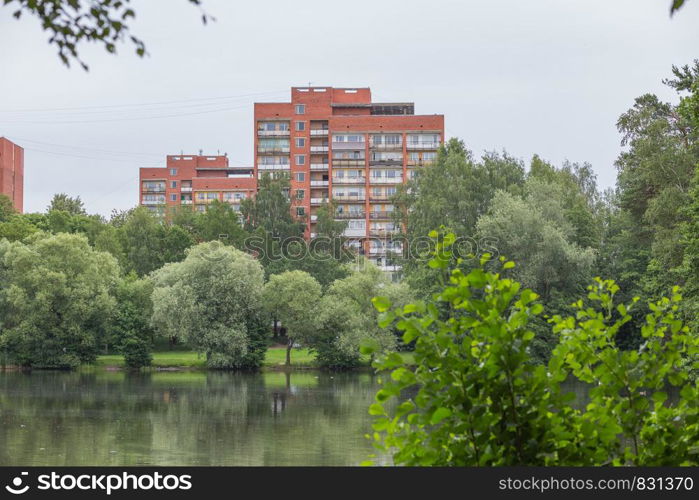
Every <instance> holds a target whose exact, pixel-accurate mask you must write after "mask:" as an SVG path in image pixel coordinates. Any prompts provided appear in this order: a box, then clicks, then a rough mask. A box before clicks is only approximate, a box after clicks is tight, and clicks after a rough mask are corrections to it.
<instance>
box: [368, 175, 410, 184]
mask: <svg viewBox="0 0 699 500" xmlns="http://www.w3.org/2000/svg"><path fill="white" fill-rule="evenodd" d="M402 182H403V176H400V177H369V183H370V184H401V183H402Z"/></svg>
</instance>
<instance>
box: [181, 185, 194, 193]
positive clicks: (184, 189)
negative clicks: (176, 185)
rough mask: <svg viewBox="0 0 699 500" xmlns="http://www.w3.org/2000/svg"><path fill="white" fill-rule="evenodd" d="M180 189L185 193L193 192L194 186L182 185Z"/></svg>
mask: <svg viewBox="0 0 699 500" xmlns="http://www.w3.org/2000/svg"><path fill="white" fill-rule="evenodd" d="M180 191H182V192H183V193H191V192H192V187H191V186H190V187H185V186H182V187H181V188H180Z"/></svg>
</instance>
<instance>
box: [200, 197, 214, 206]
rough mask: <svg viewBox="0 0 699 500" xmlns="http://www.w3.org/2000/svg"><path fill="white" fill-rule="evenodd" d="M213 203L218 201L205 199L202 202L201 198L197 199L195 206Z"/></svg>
mask: <svg viewBox="0 0 699 500" xmlns="http://www.w3.org/2000/svg"><path fill="white" fill-rule="evenodd" d="M214 201H219V200H218V198H206V199H204V200H202V199H201V198H197V205H200V204H205V205H208V204H210V203H213V202H214Z"/></svg>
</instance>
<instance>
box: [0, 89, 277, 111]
mask: <svg viewBox="0 0 699 500" xmlns="http://www.w3.org/2000/svg"><path fill="white" fill-rule="evenodd" d="M285 92H286V91H282V90H276V91H270V92H257V93H253V94H238V95H229V96H219V97H199V98H194V99H182V100H172V101H151V102H141V103H133V104H105V105H97V106H74V107H65V108H27V109H2V110H0V113H28V112H46V111H72V110H80V109H113V108H133V107H142V106H157V105H162V104H178V103H188V102H196V101H215V100H226V99H236V98H238V99H239V98H245V97H255V96H265V95H277V94H282V93H285Z"/></svg>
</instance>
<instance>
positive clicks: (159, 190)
mask: <svg viewBox="0 0 699 500" xmlns="http://www.w3.org/2000/svg"><path fill="white" fill-rule="evenodd" d="M141 191H142V192H143V193H164V192H165V186H162V187H152V188H142V189H141Z"/></svg>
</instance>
